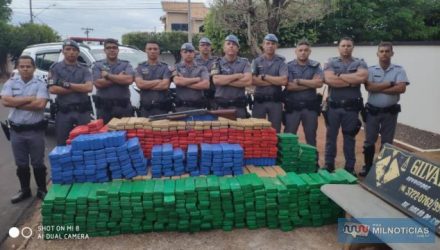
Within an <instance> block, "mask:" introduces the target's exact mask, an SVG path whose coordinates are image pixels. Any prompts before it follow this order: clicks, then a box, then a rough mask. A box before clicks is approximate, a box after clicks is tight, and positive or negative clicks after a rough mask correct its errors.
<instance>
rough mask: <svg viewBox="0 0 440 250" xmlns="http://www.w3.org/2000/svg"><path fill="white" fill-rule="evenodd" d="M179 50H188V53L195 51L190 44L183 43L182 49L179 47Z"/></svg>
mask: <svg viewBox="0 0 440 250" xmlns="http://www.w3.org/2000/svg"><path fill="white" fill-rule="evenodd" d="M180 50H188V51H194V50H196V49H195V48H194V46H193V45H192V43H184V44H182V47H180Z"/></svg>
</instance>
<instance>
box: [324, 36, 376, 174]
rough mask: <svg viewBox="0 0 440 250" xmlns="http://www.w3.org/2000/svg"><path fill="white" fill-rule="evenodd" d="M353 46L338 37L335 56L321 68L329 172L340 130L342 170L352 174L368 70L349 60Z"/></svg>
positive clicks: (345, 38) (351, 58)
mask: <svg viewBox="0 0 440 250" xmlns="http://www.w3.org/2000/svg"><path fill="white" fill-rule="evenodd" d="M353 47H354V43H353V39H352V38H350V37H343V38H341V39H340V41H339V44H338V50H339V57H333V58H330V59H329V61H328V63H327V64H326V66H325V67H324V78H325V83H326V84H327V85H328V86H329V97H328V106H329V108H328V112H327V135H326V145H325V167H326V168H327V169H328V170H329V171H333V170H334V168H335V157H336V140H337V137H338V133H339V129H340V128H341V129H342V135H343V137H344V156H345V169H346V170H347V171H349V172H351V173H355V172H354V166H355V163H356V155H355V137H356V135H357V133H358V132H359V130H360V127H361V124H362V123H361V121H360V120H359V112H360V111H361V110H362V109H363V100H362V95H361V87H360V86H361V84H363V83H365V82H366V80H367V78H368V69H367V64H366V63H365V62H364V61H363V60H361V59H358V58H354V57H352V53H353Z"/></svg>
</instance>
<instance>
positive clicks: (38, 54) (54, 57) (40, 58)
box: [13, 42, 147, 123]
mask: <svg viewBox="0 0 440 250" xmlns="http://www.w3.org/2000/svg"><path fill="white" fill-rule="evenodd" d="M62 45H63V43H62V42H56V43H42V44H35V45H30V46H28V47H26V49H24V50H23V52H22V55H28V56H31V57H32V58H33V59H34V60H35V64H36V71H35V76H36V77H40V78H41V79H43V80H44V81H45V82H46V83H48V71H49V68H50V66H51V65H52V64H54V63H55V62H59V61H62V60H63V59H64V56H63V54H62V53H61V51H62ZM79 47H80V54H79V57H78V61H79V62H81V63H83V64H85V65H87V66H88V67H89V68H90V70H91V69H92V67H93V64H94V63H95V62H96V61H98V60H101V59H104V58H105V53H104V46H103V45H86V44H83V43H79ZM118 58H119V59H122V60H128V61H129V62H130V63H131V65H132V66H133V69H136V67H137V65H138V64H139V63H141V62H143V61H145V60H146V58H147V55H146V54H145V53H144V52H143V51H141V50H139V49H137V48H134V47H130V46H124V45H120V46H119V54H118ZM17 73H18V71H17V70H14V73H13V74H17ZM95 93H96V88H95V87H94V88H93V92H92V93H91V94H90V95H94V94H95ZM130 94H131V97H130V101H131V104H132V106H133V107H135V108H137V107H139V98H140V97H139V89H138V88H137V87H136V84H135V83H134V82H133V84H131V85H130ZM55 97H56V95H52V94H50V100H49V102H48V105H47V106H46V111H45V116H46V118H47V119H48V120H49V122H50V123H54V122H55V113H54V112H51V109H50V105H51V104H52V103H54V102H55ZM92 102H93V101H92ZM92 106H93V116H94V117H96V110H95V106H94V105H92Z"/></svg>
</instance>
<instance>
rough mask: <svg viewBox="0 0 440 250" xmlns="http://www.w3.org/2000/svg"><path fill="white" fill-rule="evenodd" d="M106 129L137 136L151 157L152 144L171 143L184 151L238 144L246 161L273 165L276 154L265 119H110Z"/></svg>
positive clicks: (271, 129)
mask: <svg viewBox="0 0 440 250" xmlns="http://www.w3.org/2000/svg"><path fill="white" fill-rule="evenodd" d="M107 125H108V128H109V130H126V131H127V136H128V137H129V138H131V137H134V136H136V137H138V138H139V140H140V142H141V145H142V149H143V151H144V154H145V156H146V157H147V158H151V151H152V149H153V146H154V145H157V144H164V143H171V144H172V145H173V147H174V148H181V149H182V150H184V151H186V149H187V147H188V145H190V144H201V143H210V144H218V143H229V144H240V145H241V146H242V147H243V150H244V154H245V155H244V158H245V161H246V162H245V163H246V164H253V165H267V166H268V165H274V164H275V160H276V154H277V148H276V143H277V138H276V132H275V130H274V129H273V128H272V127H271V124H270V122H268V121H267V120H265V119H254V118H252V119H238V120H237V121H232V120H227V119H219V120H218V121H168V120H161V121H152V122H150V121H149V120H148V119H147V118H136V117H132V118H121V119H116V118H114V119H112V120H111V121H110V122H109V123H108V124H107Z"/></svg>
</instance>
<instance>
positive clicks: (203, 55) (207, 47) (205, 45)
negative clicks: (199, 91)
mask: <svg viewBox="0 0 440 250" xmlns="http://www.w3.org/2000/svg"><path fill="white" fill-rule="evenodd" d="M211 45H212V43H211V40H209V38H207V37H202V38H201V39H200V40H199V54H198V55H196V57H195V60H196V63H197V64H198V65H203V66H205V67H206V68H207V69H208V73H211V69H212V65H213V64H214V62H215V61H217V60H218V58H217V57H216V56H212V47H211ZM204 94H205V97H206V98H207V101H208V109H210V110H211V109H215V99H214V95H215V85H214V83H213V82H212V76H211V75H210V78H209V89H207V90H205V91H204Z"/></svg>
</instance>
